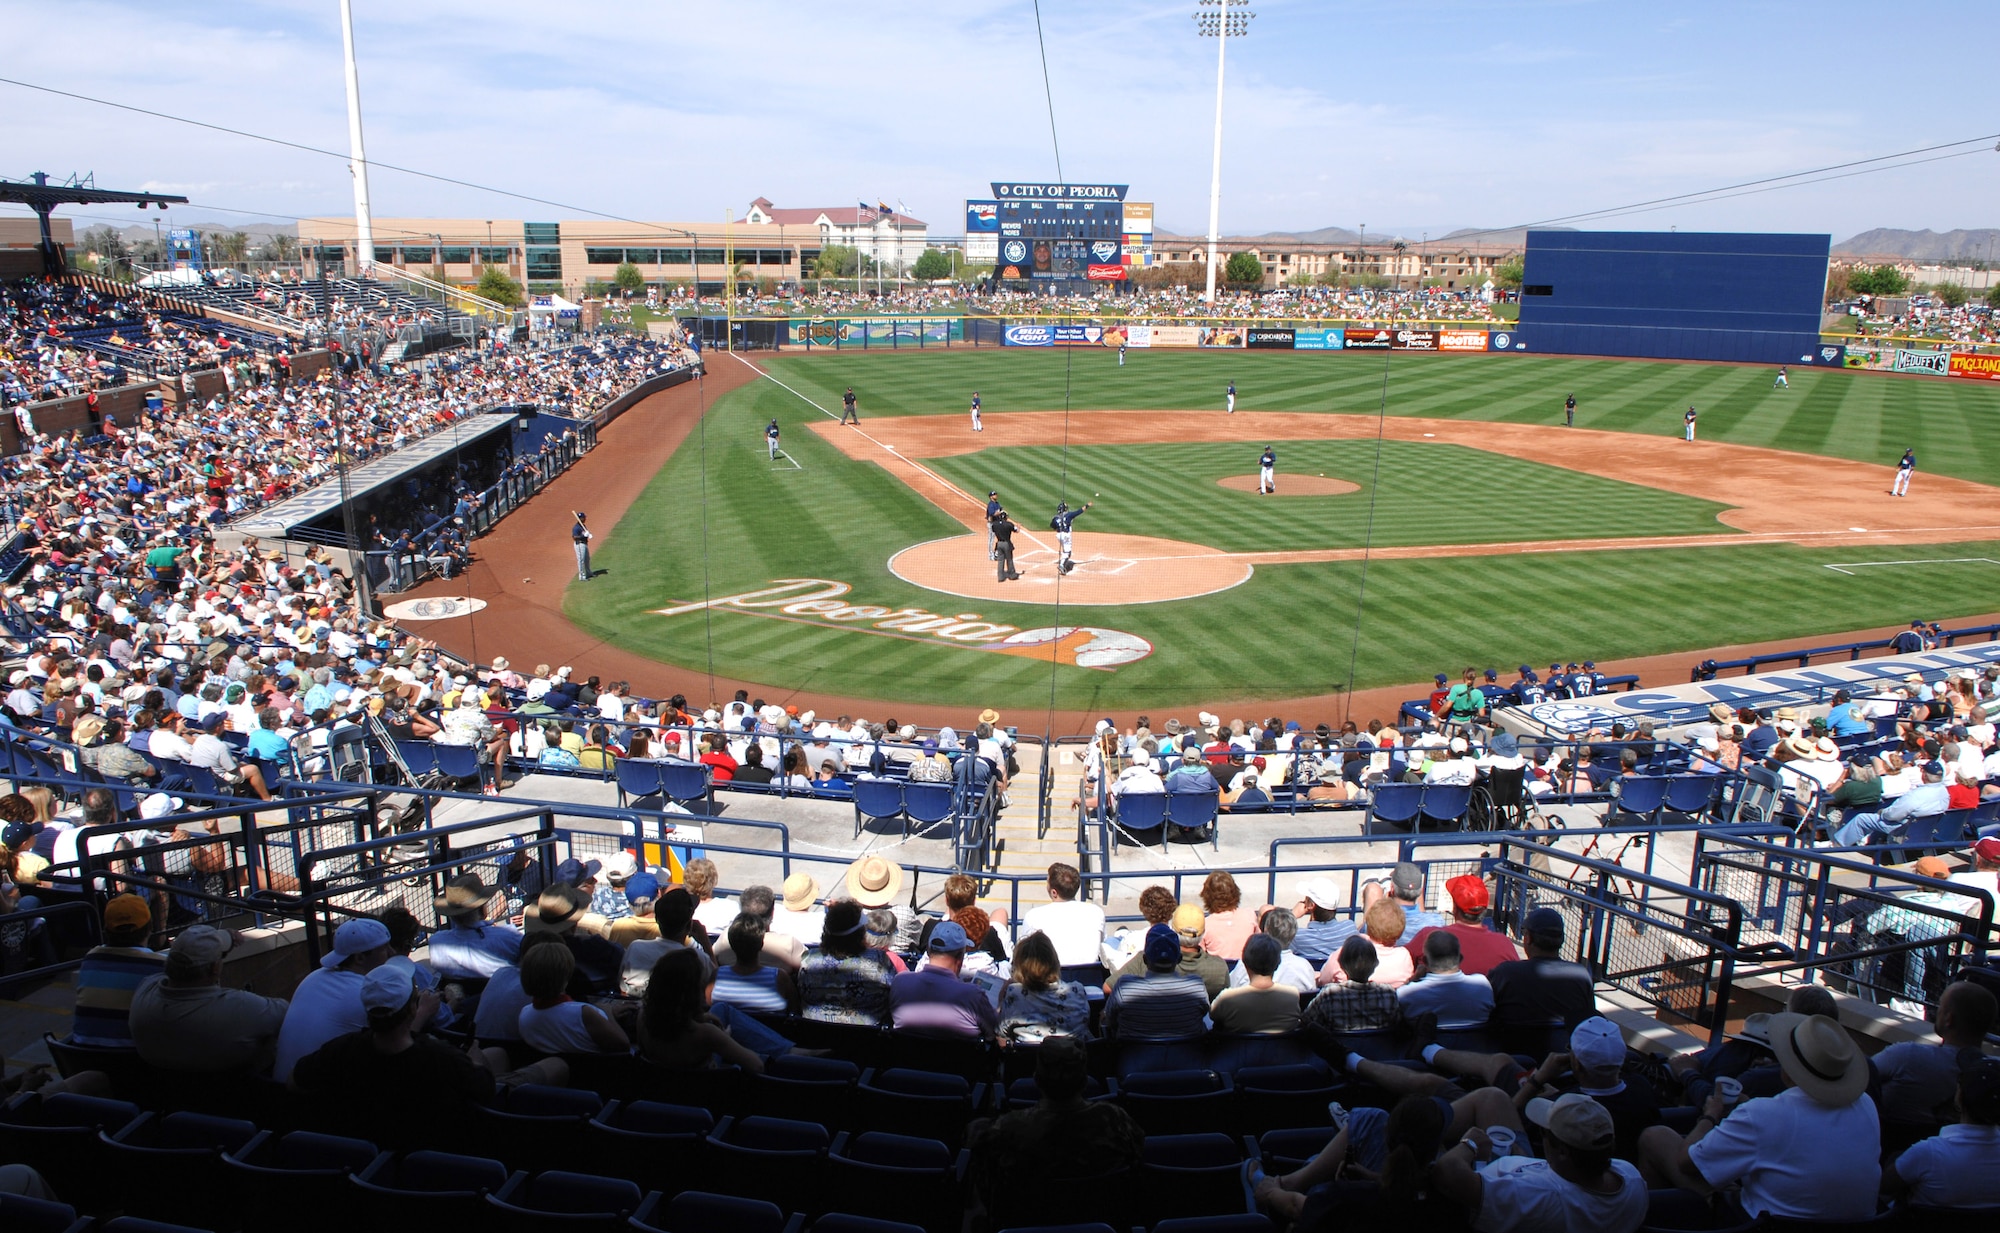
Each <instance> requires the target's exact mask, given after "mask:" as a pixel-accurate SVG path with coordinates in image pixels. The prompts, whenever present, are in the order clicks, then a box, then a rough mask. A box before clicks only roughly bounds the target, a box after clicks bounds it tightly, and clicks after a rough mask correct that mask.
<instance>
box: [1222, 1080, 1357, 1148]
mask: <svg viewBox="0 0 2000 1233" xmlns="http://www.w3.org/2000/svg"><path fill="white" fill-rule="evenodd" d="M1235 1082H1236V1124H1237V1125H1238V1126H1239V1127H1241V1128H1242V1129H1243V1130H1245V1131H1247V1132H1249V1133H1253V1134H1254V1133H1255V1132H1257V1131H1259V1130H1262V1129H1264V1128H1265V1127H1268V1126H1322V1125H1325V1124H1326V1120H1327V1112H1326V1106H1327V1102H1328V1101H1332V1100H1337V1099H1339V1097H1340V1094H1341V1092H1342V1091H1343V1090H1345V1085H1344V1084H1342V1083H1341V1082H1340V1081H1339V1080H1338V1079H1337V1078H1335V1077H1334V1074H1333V1072H1332V1071H1330V1070H1328V1069H1327V1068H1326V1066H1325V1065H1324V1064H1300V1065H1295V1066H1246V1067H1243V1068H1241V1069H1239V1070H1238V1071H1236V1077H1235Z"/></svg>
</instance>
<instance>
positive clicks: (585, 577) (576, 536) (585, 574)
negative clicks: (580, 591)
mask: <svg viewBox="0 0 2000 1233" xmlns="http://www.w3.org/2000/svg"><path fill="white" fill-rule="evenodd" d="M572 512H576V511H572ZM569 542H570V546H571V547H573V548H575V549H576V580H577V581H578V582H589V581H590V528H589V527H587V526H584V525H583V514H582V513H581V512H576V525H574V526H572V527H571V528H570V529H569Z"/></svg>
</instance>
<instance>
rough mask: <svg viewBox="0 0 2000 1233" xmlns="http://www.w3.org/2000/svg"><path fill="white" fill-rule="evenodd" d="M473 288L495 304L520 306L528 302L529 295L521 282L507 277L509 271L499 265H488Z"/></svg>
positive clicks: (512, 306) (510, 306)
mask: <svg viewBox="0 0 2000 1233" xmlns="http://www.w3.org/2000/svg"><path fill="white" fill-rule="evenodd" d="M473 290H474V291H476V292H477V293H479V294H480V295H482V296H485V297H486V298H487V299H489V300H491V301H493V302H494V303H495V304H504V305H505V306H507V307H508V308H519V307H521V306H522V305H524V304H526V303H527V302H528V297H527V295H526V294H525V293H523V292H522V290H521V284H519V283H517V282H515V281H514V280H513V279H511V278H509V277H507V271H506V270H503V269H501V268H500V267H499V266H497V265H489V266H487V267H486V269H485V270H484V271H483V272H482V273H481V274H480V275H479V285H478V286H476V287H474V288H473Z"/></svg>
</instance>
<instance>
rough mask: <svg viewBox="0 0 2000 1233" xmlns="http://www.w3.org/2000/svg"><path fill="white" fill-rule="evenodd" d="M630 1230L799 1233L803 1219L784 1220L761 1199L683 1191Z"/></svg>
mask: <svg viewBox="0 0 2000 1233" xmlns="http://www.w3.org/2000/svg"><path fill="white" fill-rule="evenodd" d="M632 1227H633V1228H634V1229H637V1230H640V1231H641V1233H800V1230H801V1229H803V1228H804V1227H805V1217H803V1216H791V1217H787V1216H786V1215H785V1213H784V1212H783V1211H781V1210H780V1209H779V1208H778V1207H777V1205H776V1204H772V1203H766V1202H764V1201H763V1200H761V1199H741V1198H737V1197H736V1196H734V1195H726V1194H710V1193H707V1192H705V1191H700V1190H684V1191H682V1192H681V1193H679V1194H677V1195H675V1196H674V1197H673V1198H671V1199H669V1200H667V1201H666V1202H665V1203H662V1204H659V1205H658V1206H656V1207H654V1208H653V1210H652V1212H651V1213H650V1214H649V1215H647V1216H646V1217H644V1218H643V1219H642V1218H639V1217H634V1218H633V1220H632Z"/></svg>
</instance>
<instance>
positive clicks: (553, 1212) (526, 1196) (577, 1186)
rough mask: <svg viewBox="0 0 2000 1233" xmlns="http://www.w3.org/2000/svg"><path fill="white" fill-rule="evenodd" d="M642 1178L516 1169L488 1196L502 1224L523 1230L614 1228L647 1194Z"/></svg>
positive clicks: (534, 1232)
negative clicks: (518, 1171)
mask: <svg viewBox="0 0 2000 1233" xmlns="http://www.w3.org/2000/svg"><path fill="white" fill-rule="evenodd" d="M645 1197H646V1196H645V1192H643V1191H641V1190H640V1189H639V1186H638V1183H636V1182H633V1181H631V1180H630V1179H628V1178H623V1177H599V1176H597V1175H595V1174H591V1173H568V1172H564V1171H562V1170H553V1171H550V1172H547V1173H537V1174H535V1175H533V1176H532V1177H530V1176H528V1175H526V1174H521V1173H516V1174H515V1175H514V1176H513V1177H510V1178H508V1179H507V1182H506V1184H505V1185H503V1186H501V1188H500V1189H499V1190H496V1191H494V1192H492V1193H490V1194H488V1195H487V1196H486V1202H487V1203H488V1204H489V1205H490V1206H491V1207H492V1208H493V1209H494V1210H495V1211H496V1212H498V1213H499V1214H500V1218H501V1223H502V1225H503V1226H505V1227H507V1228H509V1229H514V1230H518V1231H519V1233H539V1231H540V1230H544V1229H576V1230H585V1229H614V1228H619V1227H622V1226H623V1225H624V1224H625V1223H626V1222H627V1221H628V1220H630V1219H631V1218H632V1216H633V1215H634V1214H635V1213H637V1212H638V1210H639V1205H640V1203H641V1202H642V1201H644V1199H645Z"/></svg>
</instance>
